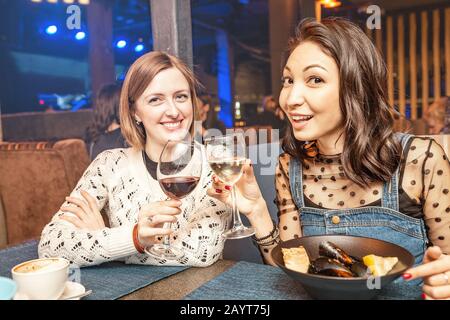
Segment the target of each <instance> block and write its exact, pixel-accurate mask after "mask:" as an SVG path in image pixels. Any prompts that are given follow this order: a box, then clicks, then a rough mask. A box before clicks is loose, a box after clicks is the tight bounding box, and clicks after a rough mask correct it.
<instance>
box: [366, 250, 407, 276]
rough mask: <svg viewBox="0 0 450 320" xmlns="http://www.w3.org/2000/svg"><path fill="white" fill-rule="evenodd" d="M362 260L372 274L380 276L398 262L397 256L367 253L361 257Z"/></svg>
mask: <svg viewBox="0 0 450 320" xmlns="http://www.w3.org/2000/svg"><path fill="white" fill-rule="evenodd" d="M363 262H364V264H365V265H366V267H368V268H369V270H370V272H371V273H372V275H374V276H376V277H381V276H384V275H386V274H387V273H388V272H389V271H391V270H392V269H393V268H394V266H395V265H396V264H397V262H398V258H397V257H380V256H376V255H374V254H369V255H367V256H364V257H363Z"/></svg>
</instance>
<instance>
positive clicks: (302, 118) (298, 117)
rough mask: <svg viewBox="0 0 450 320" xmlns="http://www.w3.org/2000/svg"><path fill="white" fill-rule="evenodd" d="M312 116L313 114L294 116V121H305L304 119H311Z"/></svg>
mask: <svg viewBox="0 0 450 320" xmlns="http://www.w3.org/2000/svg"><path fill="white" fill-rule="evenodd" d="M312 117H313V116H292V120H294V121H304V120H309V119H311V118H312Z"/></svg>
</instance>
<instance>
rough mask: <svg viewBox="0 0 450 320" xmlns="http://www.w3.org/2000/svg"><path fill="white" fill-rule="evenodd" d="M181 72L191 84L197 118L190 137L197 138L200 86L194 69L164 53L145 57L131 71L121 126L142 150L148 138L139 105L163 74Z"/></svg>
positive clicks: (125, 85)
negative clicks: (139, 121) (138, 119)
mask: <svg viewBox="0 0 450 320" xmlns="http://www.w3.org/2000/svg"><path fill="white" fill-rule="evenodd" d="M170 68H177V69H178V70H179V71H180V72H181V73H182V74H183V76H184V77H185V78H186V80H187V82H188V83H189V88H190V95H191V100H192V106H193V108H194V117H193V119H192V124H191V127H190V134H191V136H192V137H193V136H194V122H195V120H197V118H198V115H197V94H196V89H197V87H198V82H197V80H196V79H195V76H194V74H193V72H192V71H191V69H189V67H188V66H187V65H186V64H185V63H184V62H182V61H181V60H180V59H178V58H177V57H174V56H172V55H169V54H167V53H165V52H161V51H153V52H149V53H146V54H144V55H143V56H142V57H140V58H139V59H137V60H136V61H135V62H134V63H133V64H132V65H131V67H130V68H129V70H128V72H127V75H126V77H125V80H124V82H123V86H122V93H121V95H120V123H121V129H122V134H123V136H124V137H125V139H126V140H127V142H128V143H129V144H130V145H131V146H133V147H136V148H138V149H144V148H145V142H146V134H145V128H144V126H143V124H137V123H136V118H135V114H136V101H137V100H138V99H139V97H140V96H141V95H142V94H143V93H144V91H145V89H147V87H148V86H149V84H150V82H151V81H152V80H153V78H154V77H155V76H156V75H157V74H158V73H160V72H161V71H163V70H166V69H170Z"/></svg>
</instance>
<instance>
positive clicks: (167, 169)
mask: <svg viewBox="0 0 450 320" xmlns="http://www.w3.org/2000/svg"><path fill="white" fill-rule="evenodd" d="M202 160H203V156H202V149H201V145H200V144H199V143H197V142H195V141H172V140H169V141H168V142H167V143H166V145H165V146H164V149H163V151H162V153H161V156H160V158H159V162H158V167H157V170H156V176H157V178H158V182H159V185H160V186H161V189H162V190H163V191H164V193H165V194H166V195H167V197H168V198H169V199H178V200H181V199H183V198H184V197H186V196H187V195H189V194H190V193H191V192H192V191H193V190H194V189H195V187H196V186H197V184H198V182H199V181H200V177H201V175H202V166H203V165H202ZM164 227H165V228H171V223H166V224H165V226H164ZM145 252H146V253H147V254H149V255H151V256H154V257H157V258H164V259H166V260H176V259H180V258H182V257H183V256H184V253H183V251H182V250H180V249H178V248H175V247H173V246H171V244H170V236H169V235H167V236H164V238H163V241H162V243H157V244H153V245H151V246H148V247H147V248H145Z"/></svg>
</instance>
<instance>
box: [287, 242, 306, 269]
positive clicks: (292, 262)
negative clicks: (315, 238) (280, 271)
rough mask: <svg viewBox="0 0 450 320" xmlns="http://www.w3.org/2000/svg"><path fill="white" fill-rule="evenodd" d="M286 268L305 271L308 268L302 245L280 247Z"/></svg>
mask: <svg viewBox="0 0 450 320" xmlns="http://www.w3.org/2000/svg"><path fill="white" fill-rule="evenodd" d="M281 251H282V252H283V260H284V265H285V267H286V268H288V269H291V270H293V271H297V272H302V273H307V272H308V268H309V257H308V254H307V252H306V250H305V248H304V247H302V246H300V247H298V248H281Z"/></svg>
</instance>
